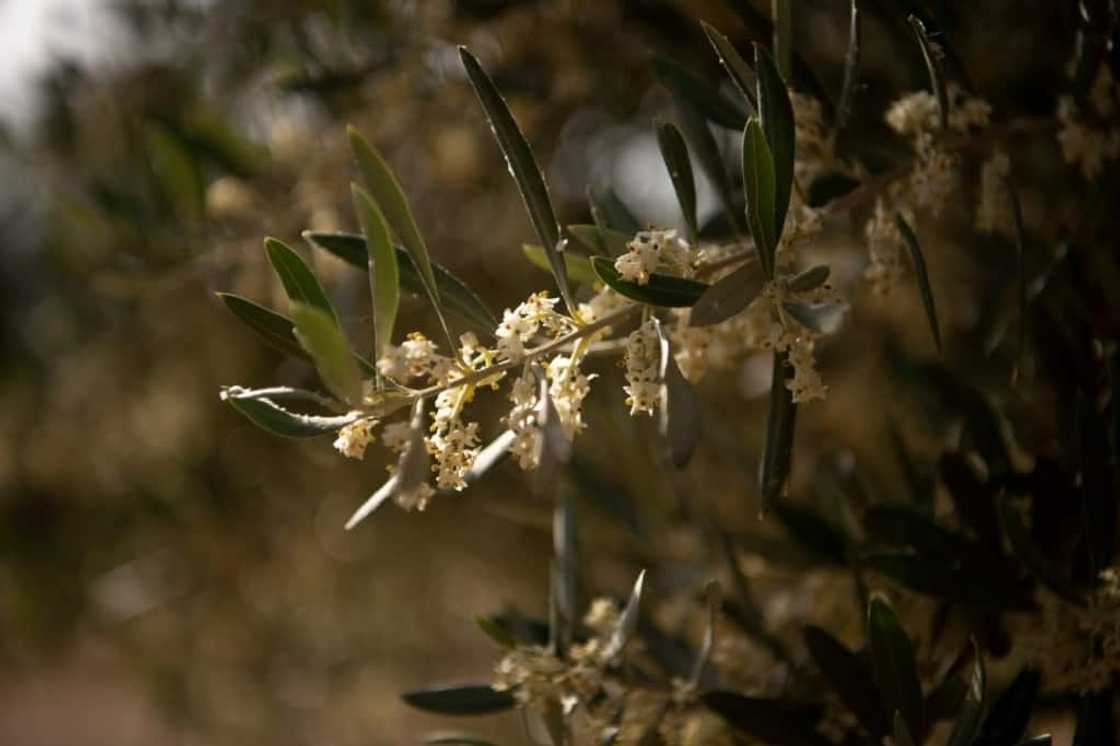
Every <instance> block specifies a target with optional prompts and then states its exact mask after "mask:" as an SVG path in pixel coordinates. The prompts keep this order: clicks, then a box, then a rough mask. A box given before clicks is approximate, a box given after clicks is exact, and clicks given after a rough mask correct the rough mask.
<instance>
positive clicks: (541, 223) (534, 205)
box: [459, 47, 576, 311]
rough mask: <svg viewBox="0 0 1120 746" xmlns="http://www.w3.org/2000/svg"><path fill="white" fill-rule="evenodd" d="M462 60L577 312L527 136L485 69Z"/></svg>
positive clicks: (463, 51) (462, 50) (462, 53)
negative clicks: (522, 131)
mask: <svg viewBox="0 0 1120 746" xmlns="http://www.w3.org/2000/svg"><path fill="white" fill-rule="evenodd" d="M459 58H460V59H461V60H462V62H463V68H464V69H465V70H466V71H467V77H468V78H470V81H471V85H472V86H473V87H474V92H475V94H476V95H477V96H478V101H479V103H480V104H482V108H483V110H484V111H485V112H486V118H487V119H488V120H489V122H490V129H491V130H493V132H494V137H495V138H496V139H497V140H498V145H499V147H501V149H502V153H503V155H505V158H506V165H507V166H508V167H509V171H510V173H511V174H512V175H513V178H514V181H516V182H517V188H518V189H520V190H521V197H522V199H524V200H525V207H526V209H527V210H528V211H529V217H530V218H531V219H532V221H533V226H534V227H535V228H536V230H537V235H538V236H539V237H540V239H541V245H542V246H543V247H544V250H545V251H546V252H548V260H549V264H550V265H551V267H552V274H553V276H554V277H555V278H556V285H557V286H558V287H559V289H560V295H561V297H563V299H564V303H565V304H566V305H567V306H568V309H569V310H572V311H574V310H575V308H576V306H575V301H574V300H573V298H572V292H571V289H570V288H569V287H568V276H567V274H566V273H565V271H564V262H563V261H562V260H561V251H562V249H561V245H560V225H559V223H557V222H556V212H555V210H553V207H552V200H551V199H550V198H549V196H548V187H547V186H546V185H545V181H544V176H543V175H542V174H541V170H540V167H539V166H538V165H537V161H536V159H535V158H534V157H533V151H532V150H531V149H530V148H529V143H528V142H526V140H525V136H524V135H523V134H522V133H521V130H520V129H519V128H518V126H517V122H516V121H514V119H513V115H512V114H510V112H509V108H508V107H507V106H506V103H505V101H504V100H502V96H501V94H500V93H498V89H497V87H495V86H494V81H492V80H491V79H490V76H489V75H487V74H486V71H485V70H483V69H482V65H480V64H479V62H478V60H477V59H475V57H474V55H472V54H471V53H470V52H469V51H468V50H467V48H466V47H459Z"/></svg>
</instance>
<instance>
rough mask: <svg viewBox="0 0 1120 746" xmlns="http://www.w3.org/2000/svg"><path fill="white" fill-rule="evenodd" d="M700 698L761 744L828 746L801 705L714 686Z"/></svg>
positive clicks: (709, 707)
mask: <svg viewBox="0 0 1120 746" xmlns="http://www.w3.org/2000/svg"><path fill="white" fill-rule="evenodd" d="M700 700H701V701H702V702H703V703H704V705H705V706H707V708H708V709H709V710H711V711H712V712H714V713H716V714H717V715H719V716H720V717H722V718H723V719H724V720H726V721H727V722H728V724H730V725H731V726H732V727H733V728H735V729H736V730H738V731H740V732H742V733H745V734H747V735H748V736H750V737H751V738H755V739H758V740H759V741H761V742H763V743H767V744H778V746H831V742H830V741H829V740H828V739H826V738H825V737H824V736H822V735H821V734H820V733H818V732H817V731H816V729H815V728H814V723H815V720H816V719H815V718H814V717H812V716H811V715H810V714H809V713H807V712H806V710H805V709H804V708H803V707H798V706H796V705H791V704H789V703H787V702H783V701H781V700H771V699H761V698H759V697H748V696H745V695H742V694H738V693H736V692H731V691H724V690H718V689H717V690H715V691H710V692H704V693H703V694H701V695H700Z"/></svg>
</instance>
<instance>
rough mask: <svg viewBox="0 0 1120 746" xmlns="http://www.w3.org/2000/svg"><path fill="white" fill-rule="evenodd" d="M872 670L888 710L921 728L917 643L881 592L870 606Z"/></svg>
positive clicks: (917, 729)
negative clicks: (911, 639) (915, 643)
mask: <svg viewBox="0 0 1120 746" xmlns="http://www.w3.org/2000/svg"><path fill="white" fill-rule="evenodd" d="M867 617H868V623H867V627H868V632H869V638H870V643H871V671H872V674H873V676H874V677H875V684H876V685H877V686H878V687H879V696H880V697H882V701H883V707H884V709H886V711H887V712H893V713H900V714H901V715H902V719H903V720H904V722H905V724H906V725H907V726H908V727H909V730H910V732H912V733H921V732H922V722H923V714H922V709H923V706H924V701H923V699H922V683H921V679H920V678H919V677H918V668H917V663H916V661H915V659H914V645H913V643H911V642H910V637H909V636H908V635H907V634H906V631H905V630H904V629H903V628H902V625H901V624H899V621H898V617H897V616H895V613H894V609H892V608H891V607H890V604H888V603H887V602H886V600H885V599H884V598H883V597H882V596H881V595H878V594H876V595H874V596H872V597H871V601H870V603H869V604H868V607H867Z"/></svg>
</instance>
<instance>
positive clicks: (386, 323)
mask: <svg viewBox="0 0 1120 746" xmlns="http://www.w3.org/2000/svg"><path fill="white" fill-rule="evenodd" d="M351 191H352V192H353V196H354V207H355V209H357V211H358V219H359V220H360V221H361V224H362V233H363V234H364V235H365V239H366V240H365V243H366V247H367V248H368V250H369V258H368V260H367V264H368V266H369V290H370V299H371V301H372V303H373V329H374V331H373V359H374V360H380V359H381V356H382V353H383V351H384V350H385V345H388V344H391V343H392V341H393V327H394V326H395V324H396V321H397V308H398V307H399V306H400V300H401V288H400V273H399V272H398V270H397V253H396V251H395V250H394V249H393V245H392V243H390V242H389V226H387V225H386V224H385V216H384V215H382V214H381V210H380V209H379V208H378V207H377V204H376V203H375V202H374V201H373V199H372V198H371V197H370V196H369V194H367V193H366V191H365V190H364V189H362V188H361V187H360V186H358V185H357V184H351Z"/></svg>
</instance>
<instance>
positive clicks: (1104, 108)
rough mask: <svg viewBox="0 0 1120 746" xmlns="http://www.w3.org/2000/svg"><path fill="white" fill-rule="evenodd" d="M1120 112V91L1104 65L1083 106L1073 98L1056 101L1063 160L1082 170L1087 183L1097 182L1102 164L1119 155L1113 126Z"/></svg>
mask: <svg viewBox="0 0 1120 746" xmlns="http://www.w3.org/2000/svg"><path fill="white" fill-rule="evenodd" d="M1118 110H1120V90H1118V88H1117V84H1116V80H1115V79H1114V78H1113V77H1112V70H1111V68H1110V67H1109V66H1108V64H1107V63H1106V62H1102V63H1101V65H1100V67H1099V68H1098V69H1097V73H1096V77H1094V79H1093V85H1092V87H1091V88H1090V90H1089V95H1088V97H1087V99H1086V101H1085V102H1084V105H1079V104H1078V102H1077V101H1076V100H1075V99H1074V97H1073V96H1062V97H1061V98H1060V99H1058V122H1059V124H1060V125H1061V127H1060V129H1059V130H1058V144H1059V145H1060V146H1061V148H1062V157H1063V158H1064V159H1065V161H1066V162H1067V163H1069V164H1071V165H1076V166H1077V167H1078V168H1080V169H1081V174H1082V175H1083V176H1084V177H1085V180H1086V181H1096V179H1097V177H1098V176H1099V175H1100V173H1101V170H1102V169H1103V168H1104V163H1105V161H1111V160H1114V159H1115V158H1116V157H1117V156H1118V155H1120V128H1117V127H1116V125H1115V115H1116V112H1117V111H1118Z"/></svg>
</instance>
